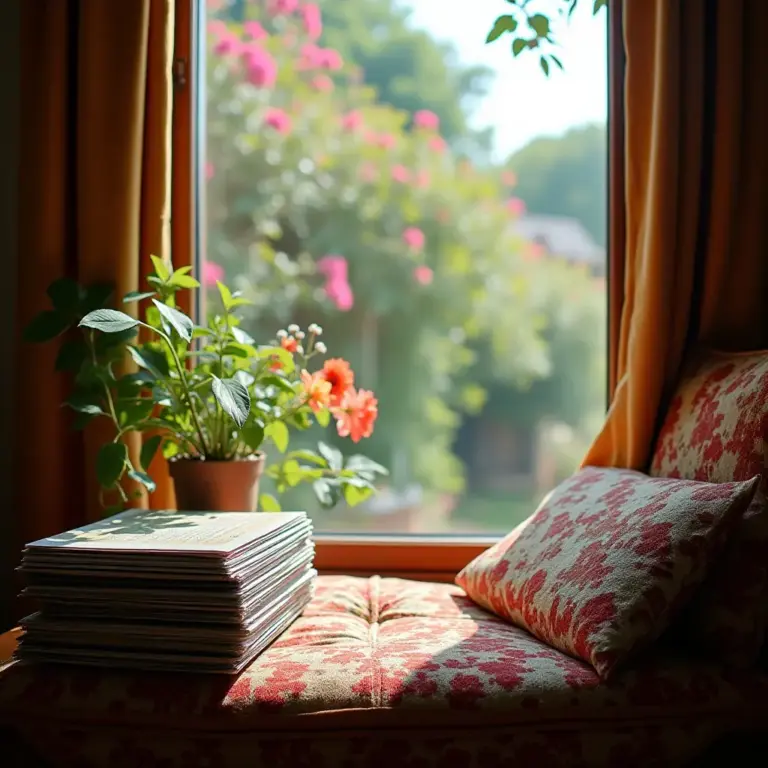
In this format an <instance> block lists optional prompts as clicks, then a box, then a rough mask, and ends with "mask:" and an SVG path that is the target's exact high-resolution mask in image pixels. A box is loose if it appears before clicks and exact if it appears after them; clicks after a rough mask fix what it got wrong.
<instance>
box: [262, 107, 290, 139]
mask: <svg viewBox="0 0 768 768" xmlns="http://www.w3.org/2000/svg"><path fill="white" fill-rule="evenodd" d="M264 122H265V123H266V125H268V126H269V127H270V128H274V129H275V130H276V131H277V132H278V133H282V134H287V133H290V132H291V118H290V116H289V115H288V114H287V113H286V112H284V111H283V110H282V109H277V108H276V107H270V108H269V109H268V110H267V112H266V114H265V115H264Z"/></svg>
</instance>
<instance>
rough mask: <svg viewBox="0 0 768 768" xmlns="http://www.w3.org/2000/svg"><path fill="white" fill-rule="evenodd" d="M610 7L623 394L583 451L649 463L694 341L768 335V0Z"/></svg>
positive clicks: (638, 2)
mask: <svg viewBox="0 0 768 768" xmlns="http://www.w3.org/2000/svg"><path fill="white" fill-rule="evenodd" d="M612 13H613V14H614V21H616V19H617V17H618V18H619V19H620V21H621V22H622V24H621V28H622V31H623V41H622V40H621V39H614V41H613V42H614V44H617V43H618V44H619V45H620V44H621V43H622V42H623V50H614V55H613V57H612V60H613V62H614V66H615V65H616V63H617V62H618V63H620V64H621V63H623V64H624V65H625V68H624V77H623V79H622V80H621V82H619V83H617V84H616V85H617V87H614V88H612V93H613V94H614V96H616V95H617V94H619V95H621V96H622V97H623V101H622V102H621V103H618V104H614V114H616V110H618V111H619V112H618V114H616V116H617V118H618V120H617V121H615V122H614V125H613V126H612V129H613V133H614V138H615V137H616V133H617V131H620V132H621V142H614V143H613V146H614V148H618V149H619V151H618V152H615V153H614V157H613V158H612V177H613V178H612V181H613V184H612V190H611V191H612V196H613V205H612V221H611V226H612V228H613V230H612V235H613V236H612V238H611V246H612V257H611V269H610V274H611V280H612V282H613V284H612V286H611V289H612V290H611V297H612V306H611V314H612V317H611V326H612V333H611V346H612V349H611V368H612V371H611V376H612V379H611V384H612V390H613V394H612V402H611V406H610V409H609V412H608V416H607V419H606V422H605V425H604V427H603V429H602V431H601V433H600V434H599V435H598V437H597V439H596V440H595V442H594V444H593V445H592V447H591V449H590V451H589V453H588V455H587V457H586V459H585V462H584V463H585V464H597V465H605V466H620V467H631V468H635V469H645V468H646V466H647V464H648V461H649V458H650V454H651V451H652V447H653V441H654V437H655V433H656V430H657V429H658V425H659V420H660V418H663V414H664V411H665V408H666V404H667V402H668V399H669V396H670V392H671V390H672V388H673V387H674V384H675V381H676V379H677V376H678V374H679V369H680V366H681V362H682V360H683V358H684V356H685V354H686V352H687V351H688V349H689V348H690V347H691V346H692V345H694V344H696V343H705V344H710V345H714V346H718V347H721V348H726V349H756V348H761V347H763V346H766V345H768V322H767V320H768V312H766V311H765V309H764V307H765V306H766V300H767V297H768V145H767V144H766V141H765V136H766V135H768V99H766V98H765V94H764V85H763V84H764V83H765V81H766V79H768V60H767V59H766V57H765V56H764V54H763V53H762V52H761V51H762V48H761V47H762V45H763V37H762V36H761V33H762V34H764V32H765V30H766V29H768V2H765V0H679V1H676V2H670V0H624V2H623V3H618V2H616V3H613V7H612Z"/></svg>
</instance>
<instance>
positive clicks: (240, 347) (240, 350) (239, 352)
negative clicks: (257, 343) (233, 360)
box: [222, 343, 256, 359]
mask: <svg viewBox="0 0 768 768" xmlns="http://www.w3.org/2000/svg"><path fill="white" fill-rule="evenodd" d="M222 354H225V355H231V356H232V357H239V358H242V359H247V358H249V357H251V356H252V355H255V354H256V350H255V349H254V348H253V347H250V351H249V348H248V347H247V346H246V345H244V344H237V343H234V344H227V346H226V347H224V349H223V350H222Z"/></svg>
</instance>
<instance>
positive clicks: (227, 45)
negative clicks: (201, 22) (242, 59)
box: [213, 30, 242, 56]
mask: <svg viewBox="0 0 768 768" xmlns="http://www.w3.org/2000/svg"><path fill="white" fill-rule="evenodd" d="M241 50H242V43H241V42H240V39H239V38H238V37H237V35H235V34H233V33H232V32H230V31H229V30H226V31H225V32H223V33H222V34H220V36H219V42H218V43H216V45H214V46H213V52H214V53H215V54H216V55H217V56H234V55H237V54H238V53H240V51H241Z"/></svg>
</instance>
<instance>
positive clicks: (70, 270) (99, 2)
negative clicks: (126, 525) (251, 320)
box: [14, 0, 174, 543]
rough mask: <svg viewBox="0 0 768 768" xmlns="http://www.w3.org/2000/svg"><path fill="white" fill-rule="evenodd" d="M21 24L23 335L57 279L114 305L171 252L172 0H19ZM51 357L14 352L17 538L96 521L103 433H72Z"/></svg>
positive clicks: (31, 350) (36, 349) (28, 348)
mask: <svg viewBox="0 0 768 768" xmlns="http://www.w3.org/2000/svg"><path fill="white" fill-rule="evenodd" d="M21 21H22V31H21V33H22V41H21V42H22V62H21V64H22V104H21V115H20V119H21V148H20V153H21V162H20V168H21V173H20V180H19V254H18V296H19V301H18V307H19V312H18V314H19V317H18V326H19V328H20V329H22V328H23V327H24V326H25V325H26V324H27V323H28V322H29V320H30V319H31V318H32V317H33V316H34V315H35V314H36V313H37V312H39V311H40V310H41V309H44V308H45V306H46V304H47V297H46V295H45V289H46V287H47V285H48V284H49V283H50V282H51V281H53V280H54V279H56V278H59V277H62V276H68V277H71V278H74V279H76V280H78V281H79V282H81V283H83V284H90V283H94V282H100V281H107V282H112V283H114V284H115V286H116V291H117V295H122V294H123V293H125V292H127V291H130V290H137V289H139V288H140V287H142V286H141V284H142V283H143V277H144V275H146V274H147V273H148V272H150V271H151V270H150V268H149V254H150V253H154V254H157V255H162V256H164V257H169V256H170V214H169V211H170V199H171V194H170V193H171V189H170V187H171V170H170V169H171V151H170V150H171V143H170V138H171V114H172V95H173V94H172V80H171V72H172V57H173V27H174V3H173V0H131V2H115V1H114V0H27V1H26V2H24V3H23V5H22V20H21ZM126 311H130V310H129V309H126ZM55 356H56V345H55V344H49V345H44V346H41V345H34V346H33V345H29V344H25V343H23V342H20V343H19V345H18V348H17V352H16V364H15V370H16V372H17V376H18V386H17V391H18V402H17V403H16V414H17V427H16V476H17V478H18V482H17V488H18V493H17V502H16V508H15V510H14V514H15V515H18V517H19V520H20V531H19V532H20V537H21V540H22V542H23V541H29V540H31V539H34V538H38V537H40V536H44V535H48V534H51V533H54V532H57V531H61V530H64V529H66V528H70V527H72V526H75V525H81V524H83V523H84V522H87V521H89V520H93V519H95V518H97V517H98V516H99V515H100V508H99V502H98V488H97V484H96V480H95V474H94V459H95V452H96V450H97V449H98V446H99V445H100V444H101V443H102V442H103V441H104V438H105V437H106V436H107V435H108V434H109V433H108V430H107V431H100V429H99V427H98V426H96V425H94V426H93V428H91V427H90V426H89V428H88V429H87V430H86V432H85V433H75V432H73V431H72V429H71V421H72V420H71V414H70V413H68V411H67V410H65V409H62V408H61V406H60V404H61V402H62V400H63V399H64V398H65V397H66V394H67V392H68V383H69V382H68V380H67V377H66V375H63V374H58V373H54V372H53V364H54V359H55ZM110 436H111V435H110ZM138 448H139V446H138V444H136V445H134V446H132V449H133V450H134V451H136V450H138ZM153 475H155V476H156V478H157V480H158V481H159V482H158V490H157V491H156V493H155V494H153V496H152V498H151V501H152V505H153V506H171V505H172V503H173V499H172V496H171V486H170V483H169V482H168V480H167V472H166V471H165V468H164V467H163V465H162V464H161V463H158V466H157V467H153ZM143 501H144V502H145V503H146V498H145V499H144V500H143ZM20 543H21V542H20Z"/></svg>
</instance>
